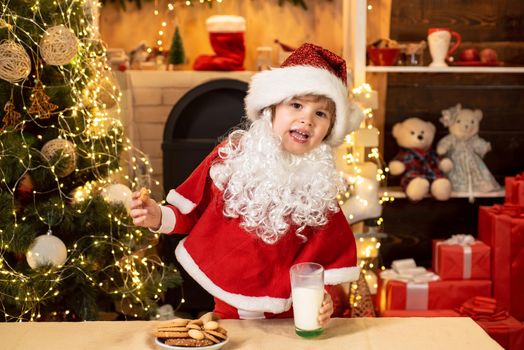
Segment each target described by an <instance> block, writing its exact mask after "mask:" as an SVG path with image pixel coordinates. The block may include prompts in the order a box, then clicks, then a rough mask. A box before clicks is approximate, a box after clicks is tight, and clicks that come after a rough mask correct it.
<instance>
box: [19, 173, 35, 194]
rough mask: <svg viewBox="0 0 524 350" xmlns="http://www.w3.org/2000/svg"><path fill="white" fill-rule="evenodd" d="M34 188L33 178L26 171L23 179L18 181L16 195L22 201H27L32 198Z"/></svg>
mask: <svg viewBox="0 0 524 350" xmlns="http://www.w3.org/2000/svg"><path fill="white" fill-rule="evenodd" d="M33 189H34V184H33V179H31V175H29V174H28V173H25V174H24V175H23V176H22V179H21V180H20V181H19V182H18V187H17V188H16V192H15V195H16V197H17V198H18V199H19V200H20V201H27V200H29V199H31V198H32V196H33Z"/></svg>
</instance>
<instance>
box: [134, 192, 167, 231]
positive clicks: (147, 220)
mask: <svg viewBox="0 0 524 350" xmlns="http://www.w3.org/2000/svg"><path fill="white" fill-rule="evenodd" d="M140 195H141V193H140V192H133V196H132V197H131V198H132V201H131V212H130V214H131V218H133V224H135V225H137V226H142V227H147V228H151V229H153V230H158V229H159V228H160V224H161V223H162V211H161V210H160V206H159V205H158V204H157V203H156V202H155V201H154V200H152V199H151V198H150V197H149V196H145V197H144V196H142V198H141V197H140Z"/></svg>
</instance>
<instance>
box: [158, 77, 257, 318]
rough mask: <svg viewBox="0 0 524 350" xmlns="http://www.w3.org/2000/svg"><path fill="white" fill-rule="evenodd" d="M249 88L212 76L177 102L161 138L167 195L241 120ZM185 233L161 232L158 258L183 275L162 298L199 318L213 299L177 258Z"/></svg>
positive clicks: (232, 80) (211, 303)
mask: <svg viewBox="0 0 524 350" xmlns="http://www.w3.org/2000/svg"><path fill="white" fill-rule="evenodd" d="M247 89H248V85H247V83H245V82H243V81H240V80H235V79H216V80H211V81H208V82H206V83H203V84H201V85H198V86H197V87H195V88H193V89H191V90H190V91H188V92H187V93H186V94H185V95H184V96H182V98H181V99H180V100H179V101H178V102H177V103H176V104H175V106H174V107H173V109H172V110H171V113H170V114H169V117H168V120H167V123H166V126H165V129H164V138H163V143H162V153H163V161H162V162H163V168H164V175H163V180H164V192H165V193H166V194H167V193H168V192H169V190H170V189H173V188H176V187H177V186H178V185H180V184H181V183H182V182H184V180H185V179H186V178H187V177H188V176H189V175H190V174H191V172H192V171H193V170H194V169H195V168H196V167H197V166H198V165H199V164H200V162H201V161H202V160H203V159H204V158H205V157H206V156H207V155H208V154H209V153H210V152H211V151H212V150H213V148H214V147H215V146H216V145H217V144H218V142H219V140H220V139H221V138H222V137H223V136H225V135H226V134H227V133H228V132H229V131H230V130H232V129H234V128H237V127H239V126H240V125H241V123H242V120H243V116H244V114H245V113H244V98H245V97H246V94H247ZM185 236H186V235H185V234H184V235H178V234H177V235H162V236H161V239H160V243H159V246H158V248H159V254H160V256H161V258H162V260H163V261H164V262H166V263H174V264H175V265H176V266H177V268H178V269H179V271H180V273H181V275H182V278H183V285H182V288H177V289H171V290H169V291H168V292H167V293H166V296H165V303H169V304H171V305H173V307H175V308H176V307H178V306H179V308H178V310H179V311H181V312H184V313H188V314H190V315H191V316H192V317H197V316H198V315H199V313H201V312H203V311H211V310H213V306H214V302H213V298H212V297H211V295H210V294H208V293H207V292H206V291H205V290H204V289H203V288H202V287H200V285H198V283H196V282H195V281H194V280H193V279H192V278H191V277H190V276H189V275H188V274H187V272H186V271H185V270H184V269H183V268H182V267H181V266H180V265H179V264H178V262H177V261H176V259H175V256H174V250H175V247H176V246H177V244H178V243H179V242H180V240H181V239H183V238H184V237H185ZM182 299H183V300H184V303H182V304H181V300H182Z"/></svg>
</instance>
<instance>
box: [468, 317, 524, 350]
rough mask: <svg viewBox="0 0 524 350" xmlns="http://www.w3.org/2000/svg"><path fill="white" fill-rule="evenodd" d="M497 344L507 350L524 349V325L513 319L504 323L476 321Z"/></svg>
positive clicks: (503, 321) (510, 318)
mask: <svg viewBox="0 0 524 350" xmlns="http://www.w3.org/2000/svg"><path fill="white" fill-rule="evenodd" d="M476 322H477V323H478V325H479V326H481V327H482V329H484V330H485V331H486V333H488V334H489V336H490V337H491V338H493V339H494V340H495V341H496V342H497V343H499V344H500V346H502V347H503V348H504V349H506V350H522V349H524V324H522V323H520V322H519V321H517V320H516V319H515V318H513V317H511V316H510V317H509V318H507V319H505V320H502V321H476Z"/></svg>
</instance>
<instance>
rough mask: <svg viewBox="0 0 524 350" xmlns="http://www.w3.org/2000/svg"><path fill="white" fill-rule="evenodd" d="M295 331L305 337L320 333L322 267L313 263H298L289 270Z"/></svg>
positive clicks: (322, 295) (322, 285)
mask: <svg viewBox="0 0 524 350" xmlns="http://www.w3.org/2000/svg"><path fill="white" fill-rule="evenodd" d="M289 273H290V276H291V296H292V299H293V315H294V320H295V332H296V333H297V334H298V335H299V336H301V337H305V338H312V337H316V336H317V335H320V334H321V333H322V331H323V329H322V327H321V326H320V325H319V324H318V315H319V309H320V306H321V305H322V300H323V299H324V268H323V267H322V265H319V264H315V263H309V262H306V263H300V264H296V265H293V266H292V267H291V269H290V270H289Z"/></svg>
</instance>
